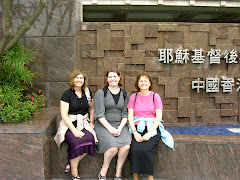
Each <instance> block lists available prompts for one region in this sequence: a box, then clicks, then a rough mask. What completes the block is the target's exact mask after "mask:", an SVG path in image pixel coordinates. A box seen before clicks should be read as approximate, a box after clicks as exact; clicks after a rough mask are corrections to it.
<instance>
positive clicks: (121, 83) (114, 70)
mask: <svg viewBox="0 0 240 180" xmlns="http://www.w3.org/2000/svg"><path fill="white" fill-rule="evenodd" d="M110 72H115V73H117V75H118V76H119V77H120V80H119V82H118V85H119V86H120V87H121V86H122V85H123V79H122V76H121V73H120V71H119V70H118V69H117V68H111V69H109V70H108V71H107V73H106V76H105V84H104V87H105V88H107V87H108V86H109V84H108V81H107V78H108V74H109V73H110Z"/></svg>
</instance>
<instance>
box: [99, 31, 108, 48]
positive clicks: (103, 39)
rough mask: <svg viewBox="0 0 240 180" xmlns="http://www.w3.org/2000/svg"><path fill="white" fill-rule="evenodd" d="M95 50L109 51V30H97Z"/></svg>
mask: <svg viewBox="0 0 240 180" xmlns="http://www.w3.org/2000/svg"><path fill="white" fill-rule="evenodd" d="M97 50H110V30H109V29H98V30H97Z"/></svg>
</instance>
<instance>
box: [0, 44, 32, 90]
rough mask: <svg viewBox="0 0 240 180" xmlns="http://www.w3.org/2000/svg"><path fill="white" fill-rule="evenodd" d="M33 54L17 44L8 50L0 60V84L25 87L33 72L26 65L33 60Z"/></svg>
mask: <svg viewBox="0 0 240 180" xmlns="http://www.w3.org/2000/svg"><path fill="white" fill-rule="evenodd" d="M34 55H35V54H34V53H33V52H32V51H31V50H29V49H28V48H26V47H24V46H20V45H19V44H17V45H16V46H14V47H13V48H12V49H11V50H10V51H8V52H7V53H6V54H5V55H4V56H3V58H2V61H1V72H2V73H1V77H0V80H1V81H0V82H1V84H3V85H9V86H12V87H13V88H19V89H25V88H26V87H25V84H32V78H33V76H34V73H31V72H30V71H29V70H28V69H27V67H26V66H27V65H28V64H29V62H31V61H33V60H34Z"/></svg>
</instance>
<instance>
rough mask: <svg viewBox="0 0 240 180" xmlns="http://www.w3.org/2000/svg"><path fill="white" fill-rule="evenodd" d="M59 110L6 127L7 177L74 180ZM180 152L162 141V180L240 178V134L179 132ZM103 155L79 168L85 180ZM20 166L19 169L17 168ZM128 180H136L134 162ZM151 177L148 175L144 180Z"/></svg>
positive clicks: (158, 164) (0, 140) (0, 134)
mask: <svg viewBox="0 0 240 180" xmlns="http://www.w3.org/2000/svg"><path fill="white" fill-rule="evenodd" d="M60 119H61V118H60V115H59V108H58V107H49V108H44V109H42V110H41V111H40V112H39V113H37V114H35V115H34V117H33V118H31V119H30V121H28V122H23V123H20V124H1V126H0V147H1V151H0V156H1V159H0V163H1V166H0V174H1V179H26V180H28V179H39V180H40V179H41V180H42V179H51V178H53V179H69V178H70V176H71V175H70V173H68V174H66V173H64V167H65V165H66V162H67V158H66V157H67V148H68V147H67V144H65V143H64V144H63V146H62V147H61V148H60V149H58V147H57V145H56V143H55V141H54V140H53V137H54V135H55V133H56V127H57V124H58V122H59V121H60ZM173 137H174V140H175V151H173V150H171V149H170V148H168V147H167V146H166V145H165V144H163V143H162V142H160V143H159V145H158V147H157V151H156V156H155V169H154V170H155V171H154V173H155V174H154V177H155V178H156V179H177V180H185V179H193V180H199V179H213V180H215V179H224V180H225V179H231V180H238V179H240V175H239V164H240V159H239V157H240V136H210V135H186V134H173ZM102 160H103V155H102V154H96V156H94V157H92V156H86V157H85V158H84V159H83V160H81V162H80V164H79V174H80V176H81V177H82V178H83V179H96V177H97V175H98V173H99V170H100V167H101V163H102ZM115 162H116V157H115V158H114V159H113V160H112V162H111V165H110V168H109V171H108V177H109V178H113V177H114V173H115ZM13 167H14V168H13ZM123 177H124V178H126V179H132V176H131V174H130V165H129V161H128V160H126V163H125V165H124V168H123ZM144 178H146V176H142V179H144Z"/></svg>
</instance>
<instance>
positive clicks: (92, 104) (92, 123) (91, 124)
mask: <svg viewBox="0 0 240 180" xmlns="http://www.w3.org/2000/svg"><path fill="white" fill-rule="evenodd" d="M89 119H90V126H91V127H92V128H93V129H94V128H95V125H94V101H93V99H92V100H91V101H90V118H89Z"/></svg>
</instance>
